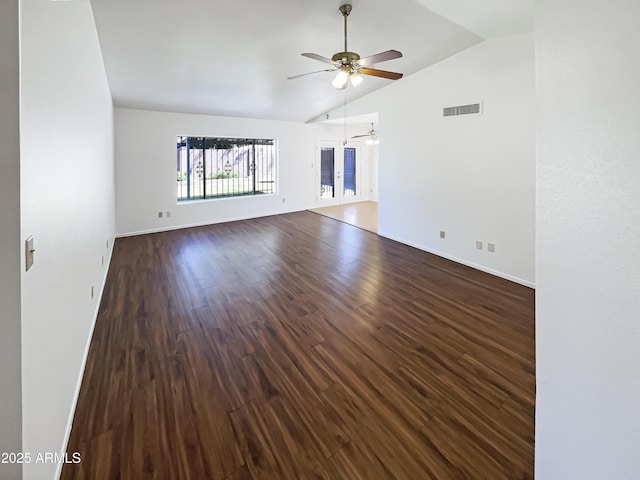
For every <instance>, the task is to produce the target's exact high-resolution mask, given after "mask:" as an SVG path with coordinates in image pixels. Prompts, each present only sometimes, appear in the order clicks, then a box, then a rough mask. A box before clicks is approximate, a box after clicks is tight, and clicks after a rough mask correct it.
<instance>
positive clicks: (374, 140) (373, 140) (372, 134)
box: [351, 122, 380, 145]
mask: <svg viewBox="0 0 640 480" xmlns="http://www.w3.org/2000/svg"><path fill="white" fill-rule="evenodd" d="M364 137H368V138H367V139H366V140H365V141H364V143H366V144H367V145H378V144H379V143H380V139H379V138H378V132H376V129H375V128H373V122H372V123H371V130H369V133H367V134H366V135H356V136H354V137H351V139H352V140H353V139H354V138H364Z"/></svg>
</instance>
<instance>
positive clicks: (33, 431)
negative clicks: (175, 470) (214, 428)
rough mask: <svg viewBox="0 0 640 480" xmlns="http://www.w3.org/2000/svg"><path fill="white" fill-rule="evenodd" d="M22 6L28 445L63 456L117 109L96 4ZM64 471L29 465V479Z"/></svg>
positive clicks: (110, 211) (43, 0)
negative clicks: (30, 245)
mask: <svg viewBox="0 0 640 480" xmlns="http://www.w3.org/2000/svg"><path fill="white" fill-rule="evenodd" d="M21 5H22V34H21V39H22V55H21V61H22V65H21V67H22V79H21V88H22V92H21V109H22V115H21V150H22V152H21V154H22V171H21V186H22V238H23V239H24V238H26V237H27V236H29V235H33V236H34V239H35V249H36V254H35V255H36V260H35V264H34V266H33V267H32V268H31V270H29V271H28V272H26V273H23V274H22V390H23V420H22V421H23V448H24V450H25V451H29V452H60V451H61V450H64V448H65V441H66V435H67V433H68V428H69V426H70V423H69V422H70V420H71V416H72V414H73V407H74V404H75V400H76V394H77V388H78V386H79V381H80V376H81V374H82V367H83V362H84V358H85V349H86V347H87V345H88V341H89V337H90V334H91V331H92V326H93V321H94V319H95V316H96V310H97V306H98V297H99V292H101V290H102V286H103V282H104V277H105V273H106V265H107V262H108V260H109V258H108V257H109V254H110V247H109V248H107V240H112V239H113V237H114V235H115V220H114V218H115V213H114V210H115V207H114V204H115V200H114V173H113V107H112V103H111V96H110V92H109V88H108V85H107V80H106V75H105V72H104V66H103V64H102V56H101V53H100V48H99V44H98V37H97V33H96V29H95V24H94V21H93V15H92V11H91V5H90V3H89V2H88V1H84V2H51V1H50V0H23V1H22V2H21ZM111 243H112V242H111V241H110V244H111ZM103 256H104V258H105V266H103V265H102V257H103ZM92 285H93V286H94V287H95V292H96V295H95V297H94V298H93V299H91V298H90V289H91V286H92ZM57 469H58V465H52V464H44V463H40V464H36V463H31V464H29V465H25V466H24V478H25V479H38V480H42V479H49V478H54V477H55V474H56V470H57Z"/></svg>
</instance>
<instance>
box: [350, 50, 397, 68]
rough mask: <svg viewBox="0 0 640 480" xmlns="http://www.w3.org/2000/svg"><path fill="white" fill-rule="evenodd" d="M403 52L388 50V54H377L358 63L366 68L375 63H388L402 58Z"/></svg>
mask: <svg viewBox="0 0 640 480" xmlns="http://www.w3.org/2000/svg"><path fill="white" fill-rule="evenodd" d="M401 57H402V52H399V51H397V50H387V51H386V52H380V53H376V54H375V55H370V56H368V57H365V58H361V59H360V60H359V61H358V63H359V64H360V65H361V66H363V67H366V66H367V65H373V64H374V63H380V62H386V61H387V60H393V59H394V58H401Z"/></svg>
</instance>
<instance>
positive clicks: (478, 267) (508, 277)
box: [378, 232, 536, 289]
mask: <svg viewBox="0 0 640 480" xmlns="http://www.w3.org/2000/svg"><path fill="white" fill-rule="evenodd" d="M378 235H380V236H381V237H384V238H388V239H389V240H393V241H395V242H400V243H404V244H405V245H409V246H410V247H414V248H417V249H418V250H422V251H424V252H427V253H432V254H433V255H437V256H438V257H442V258H446V259H447V260H451V261H452V262H456V263H460V264H462V265H466V266H467V267H471V268H475V269H476V270H480V271H481V272H485V273H488V274H490V275H495V276H496V277H500V278H504V279H505V280H509V281H511V282H514V283H518V284H520V285H524V286H525V287H529V288H533V289H535V288H536V284H535V282H531V281H529V280H525V279H523V278H519V277H515V276H513V275H509V274H508V273H504V272H500V271H498V270H494V269H492V268H489V267H485V266H484V265H478V264H477V263H473V262H469V261H467V260H463V259H461V258H458V257H454V256H453V255H449V254H446V253H443V252H439V251H438V250H433V249H431V248H427V247H425V246H424V245H419V244H417V243H413V242H409V241H406V240H403V239H401V238H396V237H393V236H391V235H385V234H383V233H379V232H378Z"/></svg>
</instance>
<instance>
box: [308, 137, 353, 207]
mask: <svg viewBox="0 0 640 480" xmlns="http://www.w3.org/2000/svg"><path fill="white" fill-rule="evenodd" d="M327 147H328V148H333V149H334V152H335V157H334V160H335V164H334V178H333V184H334V187H333V188H334V192H335V195H334V197H333V198H330V199H322V198H321V196H320V189H321V184H320V177H321V170H322V161H321V157H320V152H321V149H322V148H327ZM345 148H355V149H356V194H355V195H353V196H350V197H345V196H344V149H345ZM362 151H363V150H362V146H361V142H347V144H346V145H344V144H343V143H342V142H340V141H336V140H319V141H316V173H315V184H316V186H315V194H316V206H317V207H329V206H334V205H344V204H347V203H355V202H361V201H363V189H362V187H363V178H362V171H363V168H362V162H363V159H362V158H361V156H362ZM365 193H366V192H365Z"/></svg>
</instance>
